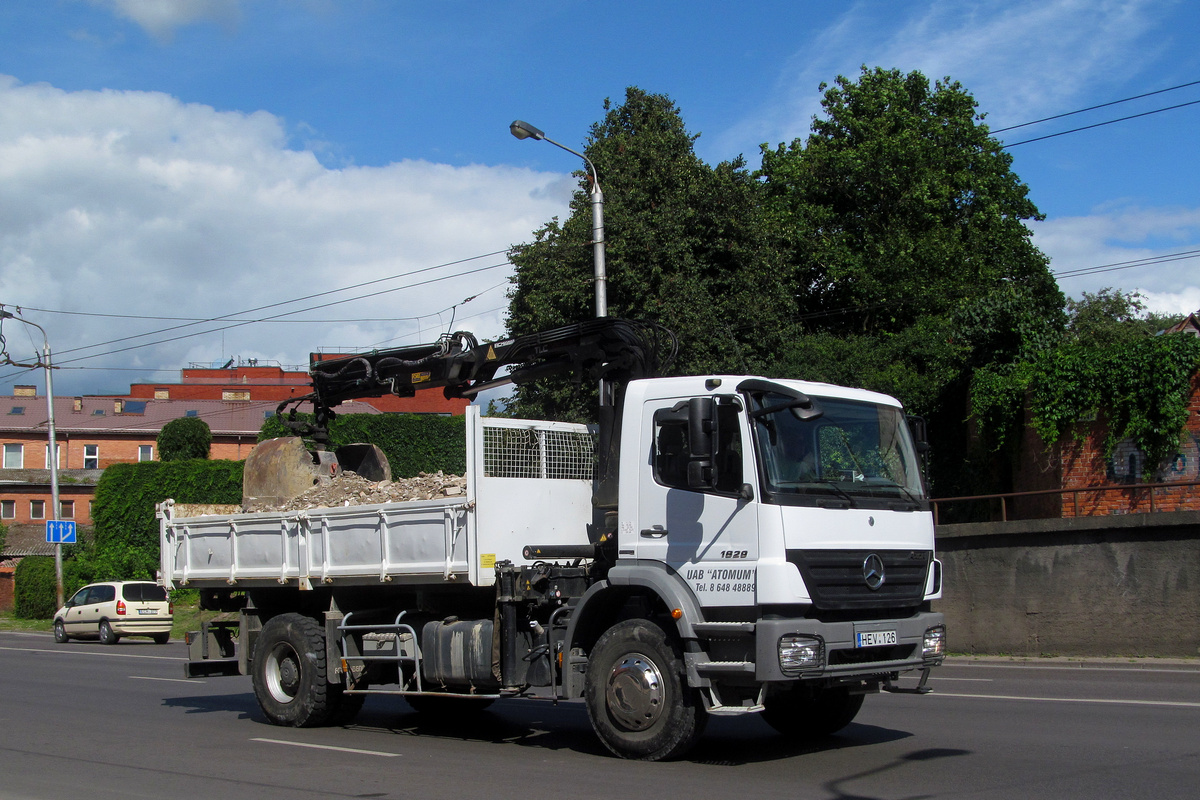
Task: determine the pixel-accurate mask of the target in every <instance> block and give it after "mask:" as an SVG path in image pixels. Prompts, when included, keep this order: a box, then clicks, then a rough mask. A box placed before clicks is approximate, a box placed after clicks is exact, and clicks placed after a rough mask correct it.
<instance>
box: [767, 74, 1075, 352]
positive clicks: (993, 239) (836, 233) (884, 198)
mask: <svg viewBox="0 0 1200 800" xmlns="http://www.w3.org/2000/svg"><path fill="white" fill-rule="evenodd" d="M821 88H822V89H823V90H824V91H825V96H824V99H823V101H822V107H823V109H824V116H823V117H818V118H816V119H814V121H813V124H812V133H811V135H810V136H809V137H808V139H807V141H804V142H802V141H801V140H800V139H796V140H794V141H793V142H791V143H790V144H787V145H782V144H781V145H779V146H778V147H777V148H775V149H771V148H769V147H768V146H766V145H764V146H763V153H762V156H763V162H762V170H761V172H760V175H761V178H762V179H763V181H764V186H765V190H766V203H767V207H768V210H769V213H770V215H771V218H772V220H773V221H774V222H775V224H776V225H778V226H779V229H780V231H781V234H780V236H781V240H782V244H783V246H784V247H786V248H787V249H788V250H789V252H790V254H791V260H792V262H793V263H794V264H795V265H796V273H795V276H794V281H795V283H794V289H795V293H796V295H797V298H798V301H799V311H800V313H801V314H803V315H805V316H806V322H807V325H806V327H808V328H810V329H812V328H815V329H819V330H825V331H831V332H857V333H881V332H889V333H890V332H897V331H902V330H905V329H907V328H909V327H911V326H912V325H914V324H916V322H917V320H918V319H920V318H921V317H923V316H926V315H948V314H952V313H954V312H956V311H958V310H959V309H960V308H962V307H963V306H964V305H967V304H970V303H971V302H973V301H975V300H977V299H979V298H981V297H982V296H984V295H986V294H987V293H988V292H989V291H991V290H993V289H996V288H998V287H999V286H1001V285H1002V284H1005V283H1007V284H1013V285H1016V286H1019V287H1023V288H1024V289H1025V290H1026V296H1027V299H1028V301H1029V302H1031V303H1033V304H1034V308H1035V310H1040V311H1042V312H1045V313H1057V312H1058V310H1059V309H1060V308H1061V307H1062V302H1063V298H1062V295H1061V294H1060V293H1059V291H1058V287H1057V285H1056V283H1055V282H1054V278H1053V277H1052V276H1051V275H1050V273H1049V270H1048V262H1047V259H1046V257H1045V256H1044V255H1043V254H1042V253H1041V252H1040V251H1038V249H1037V248H1036V247H1034V246H1033V243H1032V241H1031V233H1030V231H1029V229H1028V228H1027V227H1026V226H1025V224H1024V221H1025V220H1030V219H1041V218H1042V215H1041V214H1040V212H1039V211H1038V210H1037V208H1036V206H1034V204H1033V202H1032V201H1031V200H1030V199H1029V197H1028V193H1029V190H1028V187H1027V186H1026V185H1025V184H1024V183H1022V182H1021V181H1020V179H1019V178H1018V177H1017V176H1016V174H1015V173H1013V171H1012V169H1011V165H1012V157H1011V156H1010V155H1008V153H1006V152H1005V151H1004V150H1003V148H1002V145H1001V144H1000V142H999V141H997V140H996V139H994V138H993V137H991V136H990V135H989V134H988V129H987V126H986V125H984V124H983V122H982V120H983V116H982V115H981V114H978V113H977V112H976V102H975V100H974V98H973V97H972V96H971V95H970V94H969V93H967V92H966V91H965V90H964V89H963V87H962V86H961V85H960V84H959V83H958V82H956V81H951V80H950V79H949V78H946V79H945V80H942V81H937V82H936V83H935V84H934V85H933V86H932V87H931V86H930V84H929V81H928V79H927V78H926V77H925V76H924V75H922V74H921V73H920V72H910V73H908V74H902V73H901V72H899V71H898V70H885V69H881V68H878V67H877V68H874V69H867V68H866V67H863V69H862V73H861V74H860V75H859V78H858V80H857V81H852V80H850V79H848V78H845V77H838V78H837V80H835V81H834V85H833V86H831V87H830V86H826V85H822V87H821Z"/></svg>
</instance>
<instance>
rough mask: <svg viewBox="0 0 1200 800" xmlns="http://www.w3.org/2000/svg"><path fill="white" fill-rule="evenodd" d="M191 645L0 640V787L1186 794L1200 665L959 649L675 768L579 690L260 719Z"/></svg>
mask: <svg viewBox="0 0 1200 800" xmlns="http://www.w3.org/2000/svg"><path fill="white" fill-rule="evenodd" d="M183 655H184V648H183V646H182V645H181V644H178V643H175V642H172V643H171V644H168V645H165V646H157V645H154V644H151V643H149V641H146V642H145V643H143V642H141V641H138V640H123V641H122V642H121V643H120V644H118V645H116V646H111V647H105V646H103V645H100V644H98V643H86V642H71V643H69V644H65V645H56V644H55V643H54V642H53V640H52V639H51V638H50V636H48V635H44V634H30V633H17V632H3V631H0V686H2V687H3V694H2V696H0V798H4V799H5V800H26V799H27V798H28V799H35V800H53V799H55V798H88V800H105V799H106V798H122V799H124V798H142V797H145V798H155V799H156V800H161V798H164V797H169V798H172V800H175V799H176V798H178V799H180V800H186V799H187V798H214V799H219V800H226V799H229V800H237V799H238V798H255V799H256V800H258V799H260V798H265V799H269V798H288V799H289V800H305V799H306V798H317V797H352V798H373V797H380V798H443V797H444V798H492V797H503V798H508V797H511V798H522V800H528V799H529V798H533V797H548V796H554V797H565V798H591V797H597V798H598V797H603V798H606V799H607V800H613V799H614V798H662V800H666V799H667V798H672V799H673V798H685V797H686V798H722V797H731V798H738V800H741V799H742V798H773V797H787V798H831V799H833V798H880V799H881V800H882V799H884V798H887V799H892V798H896V799H900V798H914V799H915V798H1006V799H1007V798H1022V800H1025V799H1026V798H1054V799H1055V800H1064V799H1066V798H1089V800H1093V799H1094V798H1109V797H1112V798H1122V800H1133V799H1136V798H1154V799H1155V800H1163V799H1164V798H1191V797H1195V796H1197V795H1198V794H1200V664H1192V663H1186V664H1175V663H1170V662H1153V661H1149V662H1138V663H1136V664H1125V663H1088V664H1084V665H1079V664H1066V663H1061V662H1045V663H1036V664H1034V665H1018V664H1010V663H1003V664H999V663H969V662H964V661H957V660H956V661H954V662H953V663H951V664H948V665H947V666H944V667H942V668H941V669H940V671H935V675H936V677H935V678H934V679H933V681H932V682H931V683H932V685H933V686H934V688H935V693H934V694H932V695H928V696H925V697H915V696H909V695H879V696H873V697H869V698H867V702H866V704H865V705H864V707H863V711H862V712H861V713H860V715H859V717H858V719H857V720H856V722H855V723H854V724H853V725H851V726H850V727H848V728H847V729H846V730H845V731H843V732H842V733H841V734H839V735H838V736H835V737H831V738H829V739H827V740H825V741H823V742H820V743H818V744H814V745H805V746H801V745H796V744H794V743H790V742H788V741H785V740H784V739H782V738H781V737H779V736H777V735H776V734H775V733H774V731H772V730H771V729H770V728H769V727H768V726H767V725H766V724H765V723H763V722H762V721H761V720H759V719H757V718H753V717H751V718H737V719H729V718H717V719H714V720H712V721H711V723H710V724H709V727H708V732H707V734H706V736H705V738H704V740H703V741H702V742H701V743H700V745H699V746H698V747H697V748H696V750H694V751H693V753H692V754H691V756H690V757H689V758H688V759H687V760H684V761H678V762H673V763H661V764H643V763H635V762H626V761H621V760H619V759H615V758H613V757H611V756H609V755H608V754H607V751H605V750H604V749H603V748H602V746H601V745H600V744H599V743H598V742H597V741H596V740H595V739H594V738H593V736H592V733H591V729H590V727H589V725H588V721H587V714H586V712H585V711H584V709H583V707H582V706H581V705H579V704H577V703H569V704H562V705H558V706H555V705H553V704H551V703H548V702H541V701H534V702H530V701H521V700H508V701H502V702H498V703H496V704H495V705H494V706H492V708H491V709H490V710H489V711H487V712H485V713H483V714H481V715H480V716H479V717H478V718H476V719H475V720H474V721H472V722H469V723H465V724H464V723H457V724H450V723H441V724H439V723H437V722H431V721H429V720H427V719H425V718H423V717H420V716H418V715H417V714H415V713H414V712H412V711H411V710H410V709H409V708H408V706H407V705H406V704H405V703H404V702H403V701H402V700H400V699H399V698H386V697H381V698H370V699H368V701H367V705H366V707H365V708H364V710H363V712H362V714H361V715H360V716H359V718H358V720H357V721H356V723H355V724H354V725H351V726H348V727H345V728H323V729H305V730H296V729H289V728H278V727H274V726H271V725H269V724H267V723H266V722H265V720H264V718H263V717H262V715H261V714H260V713H259V711H258V706H257V704H256V703H255V701H254V697H253V694H252V693H251V689H250V681H249V679H248V678H242V677H239V678H213V679H208V680H203V681H185V680H183V679H182V677H181V675H182V671H183V668H182V663H181V662H182V658H183Z"/></svg>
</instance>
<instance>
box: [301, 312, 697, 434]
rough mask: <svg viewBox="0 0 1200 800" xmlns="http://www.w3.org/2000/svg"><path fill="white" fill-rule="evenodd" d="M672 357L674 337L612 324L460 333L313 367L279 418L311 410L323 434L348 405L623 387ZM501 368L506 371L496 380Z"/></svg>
mask: <svg viewBox="0 0 1200 800" xmlns="http://www.w3.org/2000/svg"><path fill="white" fill-rule="evenodd" d="M675 351H676V341H675V337H674V335H673V334H671V333H670V332H669V331H667V330H666V329H664V328H662V327H660V326H658V325H655V324H652V323H646V322H633V321H630V320H624V319H615V318H612V317H604V318H600V319H593V320H588V321H586V322H579V323H575V324H573V325H567V326H564V327H561V328H554V329H552V330H548V331H541V332H539V333H531V334H526V335H524V336H517V337H515V338H512V339H505V340H502V341H498V342H485V343H483V344H480V343H478V342H477V341H476V339H475V337H474V336H473V335H471V334H469V333H464V332H458V333H453V334H447V335H445V336H443V337H442V338H441V339H440V340H439V341H438V342H437V343H436V344H425V345H415V346H413V347H402V348H394V349H390V350H375V351H372V352H369V353H361V354H355V355H350V356H345V357H343V358H338V359H336V360H331V361H318V362H314V363H313V364H312V365H311V367H310V370H309V373H310V375H311V376H312V386H313V391H312V392H311V393H310V394H307V395H304V396H303V397H297V398H291V399H289V400H287V401H285V402H283V403H281V404H280V405H279V409H278V411H279V413H280V415H283V414H284V412H285V411H286V410H287V408H288V406H292V407H293V408H294V407H295V406H297V405H299V404H300V403H302V402H306V401H307V402H311V403H312V404H313V406H314V408H315V411H316V417H317V426H318V427H323V426H324V424H325V423H327V421H328V420H329V419H331V418H332V416H333V411H332V409H333V407H334V406H337V405H338V404H339V403H342V402H344V401H346V400H353V399H358V398H362V397H380V396H382V395H385V394H395V395H398V396H401V397H411V396H413V394H415V393H416V391H417V390H418V389H435V388H441V389H442V390H443V391H444V392H445V394H446V396H447V397H474V396H475V395H477V394H478V393H479V392H482V391H484V390H486V389H491V388H494V387H497V386H504V385H507V384H510V383H514V384H522V383H527V382H529V381H532V380H535V379H538V378H544V377H548V376H550V375H560V374H571V375H574V376H575V377H576V378H577V379H579V380H582V379H584V378H588V379H591V380H600V381H605V382H608V383H611V384H616V385H620V384H624V383H625V382H627V381H630V380H634V379H636V378H647V377H654V376H657V375H659V374H661V372H662V371H663V370H665V369H666V368H667V367H668V366H669V364H670V362H671V361H672V360H673V359H674V356H675ZM504 368H508V369H509V371H508V372H507V373H506V374H504V375H500V376H499V377H497V374H498V373H499V372H500V371H501V370H502V369H504ZM602 402H603V401H602Z"/></svg>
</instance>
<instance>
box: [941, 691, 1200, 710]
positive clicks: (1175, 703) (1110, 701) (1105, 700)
mask: <svg viewBox="0 0 1200 800" xmlns="http://www.w3.org/2000/svg"><path fill="white" fill-rule="evenodd" d="M927 697H965V698H969V699H973V700H1028V701H1031V702H1034V703H1039V702H1040V703H1100V704H1104V705H1118V706H1165V707H1167V708H1200V703H1188V702H1184V701H1180V700H1119V699H1115V698H1109V697H1020V696H1018V695H1009V694H951V693H949V692H931V693H930V694H928V695H927Z"/></svg>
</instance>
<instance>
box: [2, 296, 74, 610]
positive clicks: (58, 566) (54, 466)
mask: <svg viewBox="0 0 1200 800" xmlns="http://www.w3.org/2000/svg"><path fill="white" fill-rule="evenodd" d="M18 310H20V309H18ZM0 319H12V320H16V321H17V322H23V323H25V324H26V325H32V326H33V327H35V328H37V329H38V330H39V331H41V332H42V361H41V364H40V365H39V364H18V363H16V362H15V361H13V360H12V359H11V358H10V359H9V360H8V361H9V363H11V364H13V366H18V367H37V366H41V367H44V368H45V370H46V409H47V413H46V427H47V428H48V429H49V432H50V455H49V457H48V459H47V460H48V461H49V462H50V519H51V520H55V521H57V520H58V513H59V508H58V442H57V441H56V440H55V438H54V379H53V377H52V369H53V368H52V367H51V366H50V338H49V337H48V336H47V335H46V329H45V328H43V327H42V326H41V325H38V324H37V323H36V322H30V321H29V320H27V319H22V318H21V317H18V316H17V315H16V314H13V313H12V312H11V311H6V310H4V309H2V308H0ZM54 578H55V583H56V587H57V597H58V607H62V604H63V563H62V543H61V542H55V544H54Z"/></svg>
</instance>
